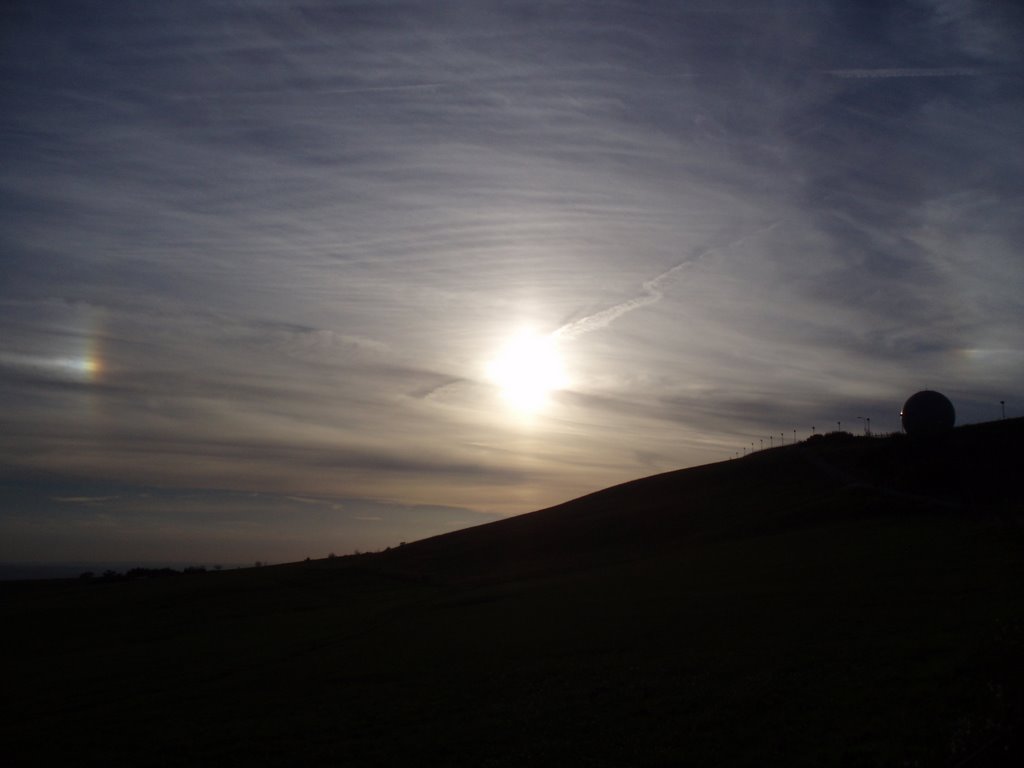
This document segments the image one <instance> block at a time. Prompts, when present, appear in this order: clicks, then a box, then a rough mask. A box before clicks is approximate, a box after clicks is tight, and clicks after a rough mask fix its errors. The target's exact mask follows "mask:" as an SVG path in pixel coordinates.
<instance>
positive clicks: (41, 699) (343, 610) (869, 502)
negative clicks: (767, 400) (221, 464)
mask: <svg viewBox="0 0 1024 768" xmlns="http://www.w3.org/2000/svg"><path fill="white" fill-rule="evenodd" d="M1022 438H1024V421H1022V420H1012V421H1001V422H995V423H991V424H982V425H976V426H970V427H961V428H958V429H955V430H953V431H951V432H949V433H946V434H943V435H940V436H935V438H934V439H929V440H918V439H915V438H913V437H910V436H894V437H891V438H868V437H863V438H861V437H853V436H851V435H845V434H835V435H827V436H822V437H819V438H815V439H813V440H808V441H806V442H804V443H800V444H797V445H787V446H785V447H783V448H776V449H772V450H767V451H762V452H759V453H755V454H753V455H751V456H748V457H746V458H744V459H740V460H735V461H728V462H723V463H719V464H712V465H708V466H704V467H697V468H693V469H687V470H681V471H678V472H669V473H666V474H662V475H657V476H654V477H650V478H645V479H642V480H637V481H635V482H631V483H626V484H623V485H620V486H616V487H614V488H609V489H607V490H604V491H600V492H597V493H594V494H590V495H588V496H585V497H583V498H580V499H576V500H574V501H571V502H567V503H565V504H561V505H558V506H555V507H552V508H550V509H546V510H541V511H538V512H534V513H531V514H527V515H522V516H519V517H515V518H510V519H507V520H502V521H500V522H496V523H491V524H488V525H482V526H478V527H475V528H469V529H465V530H462V531H457V532H454V533H451V534H447V535H444V536H438V537H435V538H432V539H427V540H424V541H420V542H413V543H410V544H408V545H405V546H401V547H397V548H394V549H391V550H389V551H387V552H384V553H380V554H369V555H360V556H352V557H336V558H329V559H324V560H315V561H308V562H303V563H294V564H290V565H285V566H269V567H262V568H252V569H246V570H233V571H221V572H207V573H205V574H203V575H202V576H198V577H195V578H192V577H186V576H184V575H182V576H181V577H180V578H178V577H172V578H130V579H129V578H124V579H113V580H110V581H104V580H102V579H88V580H84V581H82V580H79V579H70V580H66V581H57V582H49V583H47V582H21V583H19V582H7V583H2V584H0V611H2V613H0V621H2V622H3V626H4V627H5V628H7V631H6V632H4V633H3V634H2V635H0V637H2V638H3V640H2V643H3V648H2V652H3V658H4V659H6V660H7V662H8V663H7V668H6V671H5V680H4V683H5V696H6V699H7V701H9V702H12V703H13V704H14V705H15V706H14V708H13V712H11V713H9V714H8V715H7V717H6V718H4V719H3V720H2V721H0V743H2V744H3V745H4V752H3V758H4V765H5V766H29V765H31V766H35V765H43V764H52V765H61V764H76V765H112V766H116V765H126V766H127V765H132V766H167V765H238V766H242V765H244V766H247V767H249V766H270V765H286V764H287V765H292V764H300V765H347V766H394V765H465V766H485V765H486V766H521V765H527V764H539V765H590V766H622V765H665V766H667V765H766V764H777V765H789V766H801V765H803V766H819V765H939V766H943V765H945V766H972V768H973V766H980V765H989V766H991V765H1006V766H1010V765H1013V766H1016V765H1020V764H1021V763H1022V758H1024V752H1022V747H1024V745H1022V742H1021V733H1022V731H1024V621H1022V619H1021V617H1022V616H1024V536H1022V532H1021V520H1022V513H1024V493H1022V487H1021V483H1020V481H1019V479H1018V478H1017V477H1016V476H1015V474H1014V470H1015V467H1016V464H1017V459H1016V457H1017V456H1018V455H1019V454H1018V453H1017V452H1016V451H1015V450H1014V448H1015V446H1017V445H1019V444H1020V442H1021V439H1022Z"/></svg>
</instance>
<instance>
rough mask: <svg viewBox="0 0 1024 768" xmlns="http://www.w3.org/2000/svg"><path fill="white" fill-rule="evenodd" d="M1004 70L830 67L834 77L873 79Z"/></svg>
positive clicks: (984, 74)
mask: <svg viewBox="0 0 1024 768" xmlns="http://www.w3.org/2000/svg"><path fill="white" fill-rule="evenodd" d="M1003 73H1004V71H1003V70H997V69H990V68H982V67H894V68H888V69H887V68H884V67H882V68H877V69H829V70H826V74H829V75H833V76H834V77H844V78H854V79H872V78H883V79H884V78H894V77H985V76H987V75H998V74H1003Z"/></svg>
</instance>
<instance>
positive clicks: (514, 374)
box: [487, 333, 566, 413]
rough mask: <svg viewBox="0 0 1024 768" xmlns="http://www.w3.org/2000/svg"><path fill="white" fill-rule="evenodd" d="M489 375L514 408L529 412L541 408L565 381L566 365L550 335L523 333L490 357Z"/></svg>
mask: <svg viewBox="0 0 1024 768" xmlns="http://www.w3.org/2000/svg"><path fill="white" fill-rule="evenodd" d="M487 377H488V379H490V380H491V382H493V383H494V384H495V385H496V386H497V387H498V388H499V389H500V390H501V394H502V397H503V398H504V399H505V400H506V401H507V402H508V403H509V404H510V405H511V406H512V407H513V408H515V409H516V410H517V411H521V412H526V413H532V412H534V411H537V410H539V409H540V408H542V407H543V406H544V405H545V404H546V403H547V402H548V398H549V396H550V394H551V393H552V392H554V391H555V390H558V389H561V388H563V387H564V386H565V385H566V378H565V367H564V365H563V364H562V358H561V355H560V354H559V352H558V348H557V344H556V342H555V339H554V338H552V337H551V336H550V335H548V336H541V335H538V334H530V333H523V334H520V335H519V336H517V337H516V338H514V339H513V340H512V341H510V342H509V343H508V344H506V345H505V347H504V348H503V349H502V350H501V351H500V352H499V354H498V355H497V357H496V358H495V359H494V360H492V361H491V363H490V364H489V365H488V367H487Z"/></svg>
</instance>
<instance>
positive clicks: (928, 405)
mask: <svg viewBox="0 0 1024 768" xmlns="http://www.w3.org/2000/svg"><path fill="white" fill-rule="evenodd" d="M900 420H901V422H902V424H903V431H904V432H906V433H907V434H908V435H936V434H939V433H940V432H946V431H948V430H950V429H952V428H953V425H954V424H955V423H956V411H955V410H954V408H953V403H951V402H950V401H949V398H948V397H946V396H945V395H944V394H942V393H941V392H935V391H933V390H930V389H925V390H922V391H920V392H917V393H916V394H913V395H911V396H910V397H909V398H908V399H907V402H905V403H904V404H903V410H902V411H900Z"/></svg>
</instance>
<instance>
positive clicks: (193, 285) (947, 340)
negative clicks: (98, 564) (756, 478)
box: [0, 0, 1024, 563]
mask: <svg viewBox="0 0 1024 768" xmlns="http://www.w3.org/2000/svg"><path fill="white" fill-rule="evenodd" d="M1022 33H1024V6H1021V5H1019V4H1017V3H1010V2H1005V3H1004V2H969V1H967V0H964V1H963V2H955V1H954V0H917V1H915V2H885V3H871V2H859V3H849V2H846V1H845V0H833V1H832V2H828V1H827V0H813V1H812V0H806V1H803V2H800V1H797V0H778V1H777V2H772V1H771V0H752V1H751V2H739V1H736V2H733V1H731V0H714V2H702V1H700V0H697V1H695V2H685V3H684V2H663V3H658V2H644V3H639V2H638V3H629V2H600V1H598V0H595V1H593V2H573V1H566V2H556V1H550V2H514V1H513V2H487V1H486V0H472V1H470V0H467V1H466V2H443V0H442V1H439V2H405V3H402V2H394V3H392V2H385V1H384V0H381V1H380V2H327V1H326V0H324V1H321V0H309V1H308V2H283V1H279V0H259V1H258V2H257V1H255V0H253V1H251V2H208V1H204V2H197V1H195V0H181V1H179V2H174V3H152V2H119V3H108V2H51V1H50V0H33V1H32V2H13V3H6V4H5V5H4V9H3V10H2V11H0V560H6V561H31V560H44V561H59V560H75V561H89V560H93V561H101V560H129V559H136V560H139V561H147V562H148V561H152V562H156V561H161V560H167V561H176V562H182V561H194V562H200V561H205V562H210V563H213V562H218V563H219V562H252V561H255V560H261V561H267V562H282V561H288V560H296V559H301V558H304V557H307V556H310V557H323V556H326V555H327V553H328V552H332V551H333V552H337V553H339V554H342V553H348V552H351V551H354V550H356V549H360V550H364V551H365V550H367V549H379V548H383V547H386V546H394V545H396V544H398V543H399V542H401V541H413V540H416V539H419V538H423V537H425V536H430V535H434V534H437V533H443V532H446V531H450V530H454V529H457V528H463V527H466V526H469V525H475V524H479V523H483V522H488V521H490V520H493V519H497V518H499V517H503V516H508V515H512V514H518V513H523V512H528V511H531V510H534V509H539V508H542V507H545V506H549V505H552V504H555V503H558V502H561V501H566V500H568V499H571V498H574V497H576V496H579V495H581V494H584V493H588V492H591V491H595V490H598V489H600V488H603V487H607V486H609V485H612V484H615V483H618V482H623V481H626V480H630V479H634V478H638V477H643V476H647V475H651V474H654V473H658V472H663V471H668V470H672V469H678V468H681V467H688V466H695V465H700V464H706V463H710V462H716V461H722V460H727V459H730V458H732V457H734V456H736V455H737V454H739V455H741V456H742V454H743V453H744V452H750V450H751V449H760V448H761V446H762V443H763V445H764V447H765V448H767V447H768V446H769V444H771V445H773V446H774V445H778V443H779V442H781V441H782V440H786V441H791V440H792V439H793V436H794V430H795V436H796V437H797V438H798V439H803V438H806V437H807V436H808V435H809V434H810V433H811V430H812V427H813V428H814V429H815V430H816V431H818V432H822V431H828V430H831V429H836V428H840V427H841V428H842V429H844V430H849V431H853V432H861V431H863V430H864V428H865V427H866V426H867V423H868V422H867V420H868V419H870V420H871V421H870V424H871V428H872V430H873V431H874V432H876V433H877V432H889V431H893V430H896V429H898V426H899V425H898V413H899V410H900V406H901V405H902V403H903V402H904V401H905V400H906V398H907V397H908V396H909V395H911V394H912V393H914V392H915V391H917V390H920V389H924V388H931V389H938V390H940V391H942V392H943V393H945V394H946V395H947V396H948V397H949V398H950V399H951V400H952V401H953V403H954V405H955V407H956V409H957V419H958V423H972V422H980V421H988V420H992V419H997V418H1000V417H1001V415H1002V412H1003V409H1004V408H1005V412H1006V416H1007V417H1010V416H1020V415H1022V414H1024V409H1022V403H1024V392H1022V387H1021V383H1022V382H1024V331H1022V329H1024V291H1022V288H1024V249H1022V246H1024V215H1022V211H1024V173H1022V171H1024V153H1022V142H1021V137H1022V136H1024V61H1022V58H1024V48H1022V47H1021V45H1020V39H1021V36H1022ZM1000 401H1003V403H1004V404H1005V405H1003V406H1001V405H1000Z"/></svg>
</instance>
